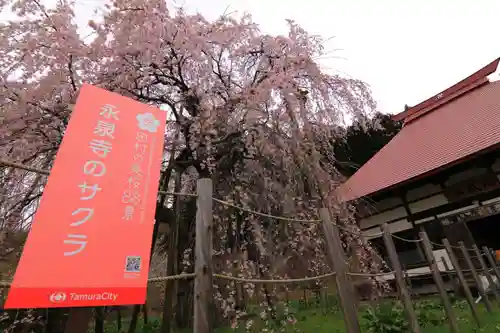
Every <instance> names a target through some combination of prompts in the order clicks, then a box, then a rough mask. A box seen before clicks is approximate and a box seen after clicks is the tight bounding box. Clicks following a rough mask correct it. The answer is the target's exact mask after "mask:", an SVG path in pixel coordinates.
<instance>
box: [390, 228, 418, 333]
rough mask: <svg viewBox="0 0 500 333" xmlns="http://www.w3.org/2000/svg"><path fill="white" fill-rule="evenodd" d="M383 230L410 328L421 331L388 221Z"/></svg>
mask: <svg viewBox="0 0 500 333" xmlns="http://www.w3.org/2000/svg"><path fill="white" fill-rule="evenodd" d="M382 231H383V233H384V235H383V237H384V243H385V248H386V249H387V253H388V255H389V261H390V263H391V267H392V270H393V271H394V276H395V278H396V283H397V286H398V292H399V297H400V298H401V301H403V304H404V307H405V311H406V316H407V318H408V322H409V323H410V329H411V331H412V332H413V333H420V332H421V330H420V325H419V324H418V318H417V315H416V313H415V309H414V308H413V303H412V301H411V296H410V293H409V292H408V288H407V287H406V283H405V277H404V275H403V270H402V269H401V263H400V262H399V258H398V254H397V252H396V246H395V245H394V241H393V239H392V235H391V232H390V231H389V226H388V225H387V223H385V224H384V225H382Z"/></svg>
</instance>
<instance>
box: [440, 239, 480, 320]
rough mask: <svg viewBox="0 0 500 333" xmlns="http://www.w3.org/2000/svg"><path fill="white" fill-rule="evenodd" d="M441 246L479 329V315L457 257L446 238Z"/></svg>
mask: <svg viewBox="0 0 500 333" xmlns="http://www.w3.org/2000/svg"><path fill="white" fill-rule="evenodd" d="M443 245H444V247H445V249H446V252H448V256H449V257H450V260H451V264H452V265H453V268H454V269H455V272H456V273H457V277H458V281H459V282H460V285H461V286H462V288H463V290H464V293H465V298H467V303H469V307H470V311H471V312H472V317H474V320H475V321H476V323H477V326H478V327H481V321H480V319H479V314H478V312H477V308H476V303H474V297H473V296H472V293H471V291H470V288H469V285H468V284H467V280H466V279H465V276H464V273H463V272H462V268H461V267H460V264H459V263H458V259H457V256H456V255H455V252H453V249H452V248H451V244H450V242H449V241H448V239H446V238H444V239H443Z"/></svg>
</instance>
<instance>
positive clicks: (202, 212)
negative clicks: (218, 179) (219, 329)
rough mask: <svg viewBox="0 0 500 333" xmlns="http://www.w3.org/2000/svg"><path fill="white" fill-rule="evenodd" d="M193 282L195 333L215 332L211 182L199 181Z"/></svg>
mask: <svg viewBox="0 0 500 333" xmlns="http://www.w3.org/2000/svg"><path fill="white" fill-rule="evenodd" d="M196 185H197V191H196V192H197V194H198V199H197V201H196V241H195V269H194V271H195V273H196V277H195V279H194V325H193V326H194V333H212V332H213V326H212V323H213V313H212V311H213V308H214V307H213V292H212V246H213V245H212V238H213V234H212V232H213V231H212V220H213V216H212V180H211V179H208V178H202V179H198V181H197V184H196Z"/></svg>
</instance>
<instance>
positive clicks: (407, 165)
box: [340, 58, 500, 274]
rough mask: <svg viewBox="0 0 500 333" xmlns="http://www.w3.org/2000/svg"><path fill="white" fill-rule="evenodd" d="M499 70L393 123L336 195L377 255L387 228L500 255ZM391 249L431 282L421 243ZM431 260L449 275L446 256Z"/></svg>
mask: <svg viewBox="0 0 500 333" xmlns="http://www.w3.org/2000/svg"><path fill="white" fill-rule="evenodd" d="M499 62H500V58H499V59H496V60H495V61H493V62H491V63H490V64H488V65H487V66H485V67H483V68H481V69H480V70H479V71H477V72H476V73H474V74H472V75H470V76H469V77H467V78H466V79H464V80H462V81H460V82H458V83H457V84H455V85H453V86H451V87H449V88H448V89H446V90H444V91H442V92H441V93H439V94H437V95H435V96H433V97H431V98H429V99H428V100H426V101H424V102H422V103H420V104H418V105H416V106H413V107H409V108H406V110H405V111H404V112H402V113H400V114H397V115H395V116H393V118H394V120H398V121H402V122H403V127H402V129H401V131H400V132H399V133H398V134H397V135H396V136H395V137H394V138H393V139H392V140H391V141H390V142H389V143H388V144H387V145H385V146H384V147H383V148H382V149H381V150H380V151H379V152H378V153H377V154H376V155H375V156H373V157H372V158H371V159H370V160H369V161H368V162H366V163H365V164H364V165H363V166H362V167H361V168H360V169H359V170H358V171H357V172H356V173H355V174H354V175H353V176H352V177H351V178H349V179H348V180H347V181H346V182H345V184H343V186H342V187H341V188H340V194H341V197H342V200H343V201H346V202H353V203H355V204H356V206H357V212H358V221H359V224H360V227H361V229H362V230H363V232H364V234H365V235H366V237H368V238H371V242H372V244H373V245H374V246H375V247H376V248H377V249H379V250H380V252H381V253H382V255H385V248H384V245H383V241H382V238H381V237H380V236H378V237H376V236H377V235H379V234H380V231H381V229H380V225H382V224H384V223H388V225H389V228H390V230H391V233H393V234H394V235H396V236H399V237H402V238H405V239H416V238H417V237H418V232H419V231H421V230H425V231H426V232H427V233H428V235H429V238H430V239H431V241H432V242H435V243H442V238H445V237H446V238H448V240H449V241H450V242H451V244H452V245H458V244H457V243H458V242H459V241H464V242H465V244H466V246H470V245H472V244H473V243H474V242H475V243H477V245H478V246H483V245H487V246H489V247H492V248H494V249H500V237H499V235H500V217H499V216H498V215H499V214H500V180H499V179H500V68H499ZM395 245H396V249H397V251H398V255H399V258H400V261H401V263H402V264H403V265H404V267H406V268H407V269H410V268H411V267H417V268H415V269H414V270H415V272H421V273H422V274H428V267H424V266H425V265H420V268H418V267H419V264H422V263H424V262H425V260H424V257H423V253H422V250H421V248H420V246H419V245H418V243H415V242H403V241H399V240H398V239H397V238H396V239H395ZM434 255H435V257H436V258H438V259H439V258H442V259H443V260H444V261H446V262H447V263H448V264H449V265H450V267H451V262H449V259H448V256H447V254H446V251H445V250H443V249H442V248H440V247H438V246H436V247H435V248H434ZM440 269H443V270H444V267H443V265H442V264H441V266H440Z"/></svg>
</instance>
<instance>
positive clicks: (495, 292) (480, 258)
mask: <svg viewBox="0 0 500 333" xmlns="http://www.w3.org/2000/svg"><path fill="white" fill-rule="evenodd" d="M472 249H473V250H474V253H475V254H476V256H477V260H478V261H479V264H480V265H481V269H482V270H483V274H484V275H485V276H486V279H487V280H488V283H489V284H490V287H491V292H492V293H493V295H494V296H495V299H496V300H497V303H500V294H499V293H498V290H497V288H496V285H495V281H493V277H492V276H491V273H490V272H489V269H488V266H487V265H486V263H485V262H484V258H483V254H482V253H481V250H479V248H478V247H477V245H476V244H474V245H472ZM485 291H486V290H485Z"/></svg>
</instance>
